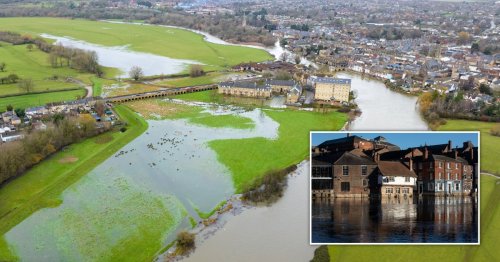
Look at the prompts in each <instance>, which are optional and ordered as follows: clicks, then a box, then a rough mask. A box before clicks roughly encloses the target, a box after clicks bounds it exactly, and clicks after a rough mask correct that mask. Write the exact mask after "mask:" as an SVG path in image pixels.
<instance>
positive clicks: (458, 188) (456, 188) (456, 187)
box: [455, 183, 460, 191]
mask: <svg viewBox="0 0 500 262" xmlns="http://www.w3.org/2000/svg"><path fill="white" fill-rule="evenodd" d="M455 190H456V191H458V190H460V184H459V183H456V184H455Z"/></svg>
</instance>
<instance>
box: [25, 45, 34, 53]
mask: <svg viewBox="0 0 500 262" xmlns="http://www.w3.org/2000/svg"><path fill="white" fill-rule="evenodd" d="M26 49H28V51H30V52H31V51H33V44H28V45H27V46H26Z"/></svg>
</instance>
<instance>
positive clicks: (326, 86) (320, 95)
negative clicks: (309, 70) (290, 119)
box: [312, 77, 351, 103]
mask: <svg viewBox="0 0 500 262" xmlns="http://www.w3.org/2000/svg"><path fill="white" fill-rule="evenodd" d="M312 81H313V82H314V88H315V93H314V99H316V100H320V101H324V102H346V103H347V102H349V94H350V92H351V79H342V78H331V77H317V78H315V79H314V80H312Z"/></svg>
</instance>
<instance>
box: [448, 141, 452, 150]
mask: <svg viewBox="0 0 500 262" xmlns="http://www.w3.org/2000/svg"><path fill="white" fill-rule="evenodd" d="M448 151H451V140H448Z"/></svg>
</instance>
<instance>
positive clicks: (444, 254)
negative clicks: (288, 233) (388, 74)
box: [328, 119, 500, 261]
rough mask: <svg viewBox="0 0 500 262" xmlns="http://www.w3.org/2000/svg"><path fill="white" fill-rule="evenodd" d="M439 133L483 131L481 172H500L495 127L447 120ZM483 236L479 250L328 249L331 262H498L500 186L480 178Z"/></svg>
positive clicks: (499, 144) (485, 176)
mask: <svg viewBox="0 0 500 262" xmlns="http://www.w3.org/2000/svg"><path fill="white" fill-rule="evenodd" d="M446 121H447V123H446V125H443V126H440V127H439V128H438V130H440V131H468V130H480V131H481V170H483V171H487V172H495V173H497V174H498V173H499V172H500V168H499V167H500V163H499V162H498V148H500V138H499V137H494V136H492V135H490V133H489V129H490V128H491V127H492V126H493V125H494V123H485V122H478V121H467V120H450V119H447V120H446ZM480 190H481V209H480V212H481V232H480V241H481V245H480V246H465V247H463V246H426V247H420V246H376V247H374V246H329V247H328V249H329V253H330V261H344V260H346V261H351V260H359V261H363V260H371V261H392V260H394V256H393V254H398V258H397V260H398V261H406V260H414V259H415V258H418V259H417V260H419V261H439V260H442V261H496V260H497V259H498V257H500V249H498V247H497V243H498V241H500V237H499V235H498V234H497V232H499V230H500V205H499V204H498V199H500V183H499V180H498V179H497V178H494V177H491V176H487V175H481V185H480Z"/></svg>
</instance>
